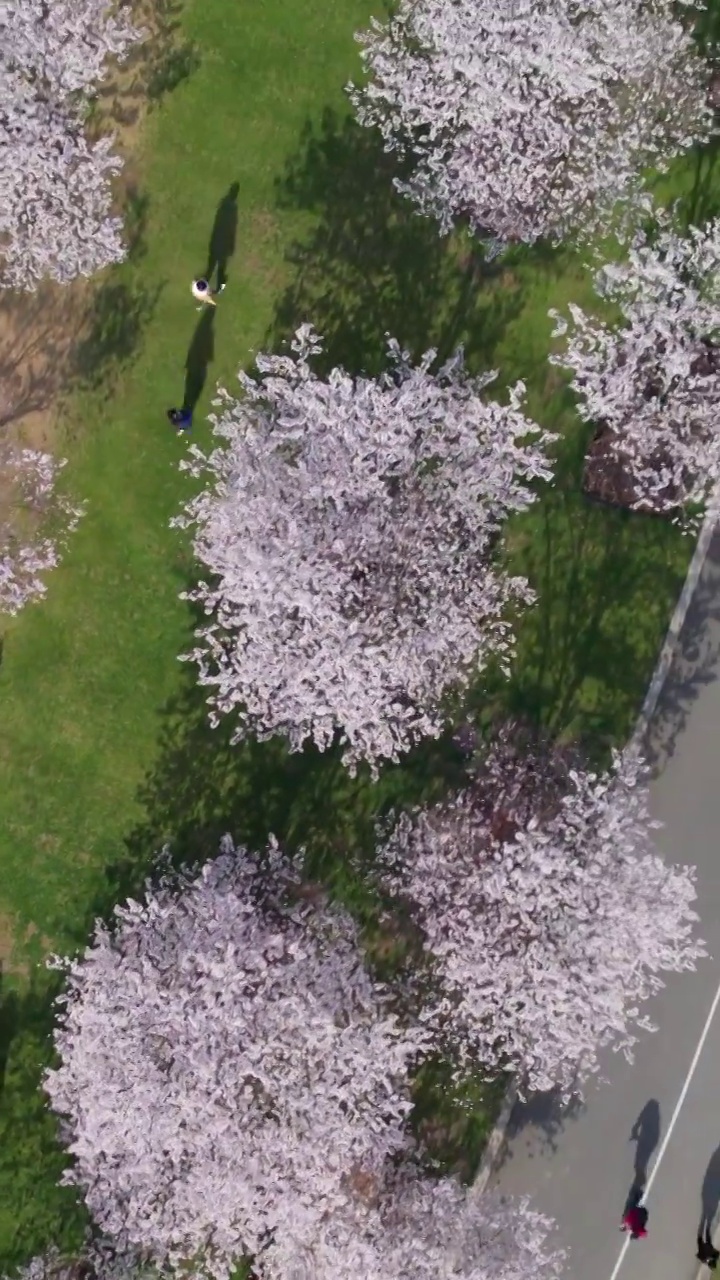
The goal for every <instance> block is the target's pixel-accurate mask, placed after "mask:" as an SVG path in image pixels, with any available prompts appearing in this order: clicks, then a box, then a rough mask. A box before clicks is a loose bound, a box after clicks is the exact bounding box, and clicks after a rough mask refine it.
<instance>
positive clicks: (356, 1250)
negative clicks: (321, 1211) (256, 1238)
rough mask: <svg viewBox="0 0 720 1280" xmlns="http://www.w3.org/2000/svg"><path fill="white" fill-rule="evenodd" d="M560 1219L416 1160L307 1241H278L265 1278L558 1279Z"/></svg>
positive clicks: (265, 1262)
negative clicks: (554, 1233)
mask: <svg viewBox="0 0 720 1280" xmlns="http://www.w3.org/2000/svg"><path fill="white" fill-rule="evenodd" d="M552 1225H553V1224H552V1222H551V1221H550V1220H549V1219H548V1218H545V1217H544V1216H543V1215H541V1214H539V1213H537V1212H535V1211H534V1210H533V1209H532V1208H531V1207H530V1205H529V1202H528V1201H527V1200H513V1199H511V1198H508V1197H500V1196H497V1195H495V1194H491V1193H484V1194H483V1195H482V1196H478V1195H477V1194H476V1193H474V1192H473V1190H472V1188H467V1187H462V1186H460V1184H459V1183H458V1182H456V1181H455V1180H454V1179H453V1178H441V1179H434V1178H428V1177H424V1176H423V1175H422V1173H421V1172H419V1171H418V1170H417V1169H416V1168H414V1167H413V1166H412V1165H410V1164H405V1165H402V1166H401V1167H400V1168H399V1169H398V1170H395V1171H393V1172H392V1173H390V1172H389V1173H388V1174H387V1176H386V1177H385V1179H384V1182H383V1185H382V1187H381V1188H379V1189H378V1195H377V1199H376V1202H375V1203H373V1204H368V1205H366V1206H365V1207H364V1210H363V1211H360V1209H359V1208H358V1206H355V1211H354V1213H353V1214H349V1215H346V1216H344V1217H343V1216H342V1215H336V1216H334V1217H331V1218H328V1219H327V1220H326V1221H325V1223H324V1224H323V1228H322V1231H321V1233H320V1235H319V1236H318V1237H316V1238H315V1239H314V1240H311V1241H308V1242H307V1243H306V1244H305V1245H301V1246H300V1247H299V1248H298V1247H297V1245H296V1244H295V1243H294V1242H293V1243H292V1244H291V1245H289V1246H288V1242H287V1240H283V1242H282V1243H280V1244H279V1245H278V1246H275V1245H273V1246H271V1247H270V1249H269V1250H268V1252H267V1254H266V1255H265V1257H264V1259H263V1263H262V1266H261V1268H260V1270H259V1272H258V1275H259V1277H260V1280H337V1278H338V1277H339V1276H358V1277H360V1276H361V1277H362V1280H407V1277H409V1276H412V1278H413V1280H438V1278H439V1277H446V1276H447V1277H450V1276H452V1277H453V1278H454V1280H524V1277H525V1276H527V1275H533V1276H538V1277H540V1278H541V1280H555V1277H557V1276H558V1275H559V1274H560V1271H561V1269H562V1263H563V1260H564V1259H563V1255H562V1253H560V1252H559V1251H554V1250H551V1249H549V1248H548V1247H547V1237H548V1234H549V1231H550V1229H551V1227H552Z"/></svg>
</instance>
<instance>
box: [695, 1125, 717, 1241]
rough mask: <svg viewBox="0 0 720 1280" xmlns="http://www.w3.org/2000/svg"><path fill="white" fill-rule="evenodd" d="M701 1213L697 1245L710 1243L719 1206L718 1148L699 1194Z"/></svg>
mask: <svg viewBox="0 0 720 1280" xmlns="http://www.w3.org/2000/svg"><path fill="white" fill-rule="evenodd" d="M700 1199H701V1212H700V1223H699V1226H698V1243H699V1242H700V1241H701V1240H702V1241H703V1242H706V1243H707V1242H712V1232H713V1222H714V1221H715V1215H716V1214H717V1211H718V1206H720V1147H716V1148H715V1150H714V1151H713V1153H712V1155H711V1157H710V1161H709V1164H708V1167H707V1169H706V1170H705V1177H704V1178H703V1184H702V1191H701V1193H700Z"/></svg>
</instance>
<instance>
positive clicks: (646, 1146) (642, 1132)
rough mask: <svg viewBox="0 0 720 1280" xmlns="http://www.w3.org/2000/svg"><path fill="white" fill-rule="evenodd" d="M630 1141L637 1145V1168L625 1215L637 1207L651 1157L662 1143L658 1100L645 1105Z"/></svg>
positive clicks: (624, 1211) (652, 1100)
mask: <svg viewBox="0 0 720 1280" xmlns="http://www.w3.org/2000/svg"><path fill="white" fill-rule="evenodd" d="M630 1141H631V1142H634V1143H635V1168H634V1170H633V1183H632V1186H631V1188H630V1190H629V1192H628V1196H627V1200H626V1202H625V1208H624V1210H623V1213H627V1211H628V1209H630V1208H632V1207H633V1206H634V1205H636V1204H637V1203H638V1201H639V1199H640V1197H641V1196H642V1193H643V1191H644V1189H645V1184H646V1182H647V1174H648V1164H649V1163H650V1157H651V1155H652V1153H653V1151H654V1150H655V1148H656V1146H657V1144H658V1142H659V1141H660V1104H659V1103H658V1101H657V1098H650V1099H649V1101H648V1102H646V1103H645V1106H644V1107H643V1109H642V1111H641V1112H640V1115H639V1116H638V1118H637V1120H636V1121H635V1123H634V1125H633V1127H632V1129H631V1130H630Z"/></svg>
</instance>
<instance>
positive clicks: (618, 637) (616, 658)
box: [472, 432, 692, 763]
mask: <svg viewBox="0 0 720 1280" xmlns="http://www.w3.org/2000/svg"><path fill="white" fill-rule="evenodd" d="M584 449H585V440H584V436H583V433H582V432H579V433H578V432H576V433H575V434H573V433H572V432H568V434H567V435H566V437H565V439H564V441H563V444H562V446H561V449H560V452H559V457H558V465H557V470H556V478H555V482H554V484H553V486H552V487H550V488H547V489H545V490H544V492H543V494H542V497H541V499H540V501H539V502H538V503H537V504H536V505H535V507H533V508H531V509H530V511H529V512H527V513H526V514H524V515H523V516H521V517H518V518H517V519H516V520H515V521H513V522H512V524H511V526H510V531H509V535H508V553H507V560H508V564H509V567H510V568H511V570H512V571H514V572H519V573H522V574H523V575H524V576H526V577H527V578H528V580H529V582H530V584H531V586H532V587H533V588H534V590H535V591H536V593H537V601H536V603H535V604H534V605H533V606H531V607H530V608H529V609H528V610H527V611H526V612H525V613H524V614H523V616H522V618H521V619H520V620H519V623H518V627H517V633H518V654H517V659H516V661H515V663H514V665H513V667H512V670H511V676H510V680H509V681H507V682H506V681H504V680H500V679H496V680H495V682H494V685H493V686H492V687H491V688H490V689H489V691H488V693H482V692H479V693H478V694H476V695H474V697H473V699H472V701H473V703H474V705H475V708H476V710H479V711H480V712H481V713H482V710H483V708H485V709H486V710H487V709H488V708H489V709H490V710H491V711H492V713H493V714H494V715H495V716H500V717H503V716H508V715H509V716H511V717H515V716H519V717H522V718H523V719H526V718H529V719H530V720H531V721H534V722H535V723H536V724H538V725H540V726H542V727H543V728H544V729H546V730H549V731H550V733H551V735H552V736H554V737H558V738H562V739H567V740H573V741H576V742H578V743H579V744H581V745H582V747H583V748H584V750H585V752H586V753H587V755H588V756H589V758H590V759H592V760H593V761H594V762H595V763H602V762H607V757H608V754H609V751H610V748H611V747H612V746H621V745H622V744H623V743H624V741H626V740H627V738H628V736H629V735H630V733H631V732H632V729H633V727H634V722H635V718H636V716H637V715H638V713H639V711H640V708H641V706H642V702H643V699H644V696H645V693H646V690H647V686H648V683H649V681H650V678H651V676H652V673H653V670H654V667H655V662H656V660H657V657H658V654H659V652H660V648H661V645H662V642H663V640H664V638H665V633H666V630H667V626H668V624H669V621H670V617H671V615H672V611H673V608H674V606H675V602H676V600H677V597H678V595H679V593H680V590H681V587H682V582H683V578H684V574H685V571H686V568H687V562H688V559H689V556H690V555H691V553H692V544H691V542H690V540H689V539H687V538H683V536H682V535H681V534H680V532H679V531H678V530H677V529H676V528H674V527H673V526H672V525H671V524H670V523H669V522H668V521H665V520H662V519H656V518H654V517H648V516H643V515H636V514H632V513H629V512H626V511H620V510H615V509H612V508H609V507H604V506H601V505H599V504H597V503H594V502H591V501H589V500H588V499H587V498H585V497H584V496H583V494H582V492H581V490H580V478H581V472H582V461H583V456H584Z"/></svg>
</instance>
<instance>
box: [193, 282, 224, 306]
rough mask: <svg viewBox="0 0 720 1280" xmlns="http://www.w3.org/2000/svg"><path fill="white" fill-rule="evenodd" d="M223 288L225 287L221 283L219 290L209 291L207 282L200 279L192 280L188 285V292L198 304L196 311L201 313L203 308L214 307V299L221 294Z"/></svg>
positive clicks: (215, 304) (215, 303)
mask: <svg viewBox="0 0 720 1280" xmlns="http://www.w3.org/2000/svg"><path fill="white" fill-rule="evenodd" d="M224 288H225V285H224V283H223V284H221V285H220V288H219V289H211V288H210V285H209V284H208V282H207V280H204V279H203V278H202V277H201V278H200V279H199V280H193V282H192V284H191V285H190V292H191V293H192V296H193V298H194V299H195V301H196V302H199V303H200V306H199V307H197V308H196V310H197V311H202V309H203V307H204V306H208V307H216V306H217V302H216V301H215V299H216V297H217V295H218V294H219V293H222V291H223V289H224Z"/></svg>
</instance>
